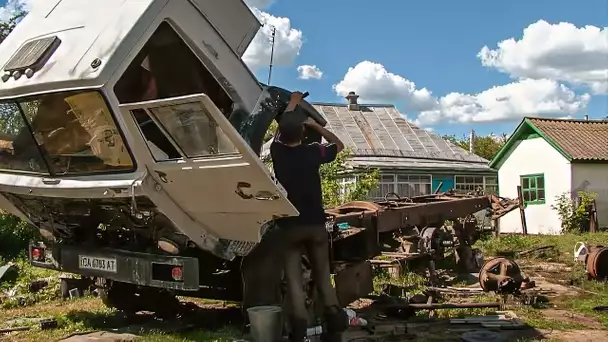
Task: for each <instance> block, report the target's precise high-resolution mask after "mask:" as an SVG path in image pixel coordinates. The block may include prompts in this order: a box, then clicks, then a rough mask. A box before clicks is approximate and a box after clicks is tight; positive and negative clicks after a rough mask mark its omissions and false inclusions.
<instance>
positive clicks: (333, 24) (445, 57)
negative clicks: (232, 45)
mask: <svg viewBox="0 0 608 342" xmlns="http://www.w3.org/2000/svg"><path fill="white" fill-rule="evenodd" d="M263 2H267V1H261V0H257V1H254V0H251V1H249V3H250V4H252V5H253V4H256V3H257V4H260V5H263ZM261 7H262V8H261V10H262V11H265V12H267V13H269V14H271V15H273V16H276V17H283V18H289V20H290V23H291V26H292V28H294V29H297V30H301V32H302V37H303V44H302V48H301V49H300V52H299V55H297V57H296V58H295V59H294V61H293V64H284V65H280V66H275V69H274V71H273V80H272V83H273V84H276V85H280V86H283V87H286V88H289V89H302V90H307V91H309V92H310V93H311V96H310V99H311V100H312V101H324V102H342V101H344V100H343V99H342V98H341V97H339V96H338V95H337V94H336V91H334V89H332V86H333V85H334V84H337V83H339V82H340V81H341V80H342V79H343V78H344V77H345V74H346V73H347V71H348V69H349V68H350V67H354V66H356V65H357V64H358V63H360V62H362V61H371V62H374V63H378V64H381V65H382V66H384V68H385V69H386V70H387V71H388V72H390V73H393V74H396V75H400V76H402V77H403V78H405V79H407V80H410V81H412V82H414V83H415V84H416V88H418V89H419V88H427V89H428V90H430V91H431V92H432V95H434V96H438V97H441V96H445V95H446V94H448V93H452V92H458V93H463V94H476V93H480V92H483V91H485V90H487V89H490V88H492V87H494V86H500V85H506V84H509V83H511V82H516V81H517V79H515V78H512V77H511V75H510V73H509V72H501V71H499V70H497V68H494V67H484V66H483V65H482V62H481V60H480V58H478V57H477V54H478V53H479V52H480V50H481V49H482V47H484V46H488V47H489V48H490V49H497V44H498V43H499V42H501V41H503V40H506V39H509V38H514V39H515V40H521V39H522V36H523V34H524V29H526V28H527V27H528V26H530V25H531V24H534V23H536V22H538V21H539V20H544V21H546V22H547V23H548V24H549V26H548V27H551V26H552V25H557V24H558V23H560V22H565V23H571V24H573V25H574V26H575V27H576V29H582V28H583V27H585V26H587V25H592V26H596V27H597V28H599V29H601V32H600V34H599V35H595V38H592V39H595V47H596V49H595V50H596V51H594V52H595V57H596V58H595V60H596V62H597V57H598V56H599V58H600V60H604V61H605V62H606V63H605V64H603V67H600V68H599V69H600V70H599V71H600V72H605V73H607V74H601V75H606V76H605V77H603V76H600V79H601V78H603V79H604V81H606V82H608V80H606V78H608V32H607V30H606V28H605V27H606V26H608V1H606V0H582V1H572V0H535V1H522V0H512V1H502V2H497V1H481V0H467V1H447V0H443V1H439V0H427V1H403V0H384V1H364V0H349V1H343V0H333V1H319V0H309V1H307V2H306V4H304V3H302V2H296V1H290V0H276V1H274V2H273V3H271V4H270V5H268V6H265V7H264V6H261ZM546 37H547V40H552V41H554V42H553V43H551V44H548V45H553V50H552V47H551V46H548V47H547V46H546V47H543V48H539V50H543V51H541V52H542V53H543V54H542V55H541V56H540V57H539V58H538V59H545V60H549V61H551V53H555V54H556V55H559V54H560V51H559V50H560V49H561V50H562V52H563V50H564V49H567V48H568V47H569V45H572V44H569V43H568V39H578V38H577V37H576V36H574V37H568V35H567V34H565V33H564V32H561V33H560V31H559V30H553V31H549V32H547V34H546ZM598 37H599V38H598ZM562 41H563V42H562ZM560 42H562V43H560ZM598 46H599V48H597V47H598ZM556 47H557V48H556ZM572 49H573V53H571V54H562V55H561V56H558V57H561V58H562V59H563V61H559V62H558V61H555V60H554V61H553V66H555V65H562V66H563V65H564V64H566V65H565V66H563V68H564V69H566V70H568V69H574V70H580V66H578V65H577V60H582V59H585V56H580V57H579V56H578V55H577V54H583V53H585V51H583V49H580V48H579V49H578V50H577V48H576V47H572ZM529 50H532V51H530V52H528V53H531V54H534V53H538V52H539V51H538V50H537V49H536V48H535V47H534V48H531V49H530V48H529ZM545 50H548V51H545ZM556 50H557V51H556ZM520 53H523V52H520ZM602 56H603V57H602ZM587 57H588V56H587ZM602 58H603V59H602ZM532 59H534V58H532ZM547 63H549V62H547ZM538 64H540V65H538V66H532V68H534V67H537V68H538V69H539V70H542V69H543V65H542V62H539V63H538ZM570 64H572V65H573V66H572V67H571V68H569V67H568V66H569V65H570ZM298 65H315V66H317V67H318V68H319V69H320V70H321V71H322V72H323V76H322V77H321V79H319V80H316V79H309V80H301V79H298V71H297V69H296V66H298ZM544 67H546V66H544ZM594 71H598V68H597V65H596V66H595V69H594ZM534 73H535V72H534V70H526V73H525V75H529V74H534ZM540 73H541V76H546V74H547V73H551V74H553V73H556V72H555V70H553V72H544V73H543V72H542V71H541V72H540ZM256 74H257V75H258V76H259V77H260V79H262V80H266V78H267V68H266V67H265V66H263V67H260V68H258V69H257V70H256ZM536 78H545V77H539V76H536ZM574 78H576V77H568V76H560V77H553V78H550V79H553V80H555V79H557V82H558V85H564V86H566V87H568V89H569V90H571V91H572V92H574V93H575V94H577V95H579V96H581V95H584V94H591V95H590V98H589V100H588V104H587V105H586V106H585V105H584V103H579V105H572V106H567V105H566V106H565V107H568V108H562V110H559V106H558V109H557V110H552V109H551V108H549V109H546V110H543V111H541V113H542V115H543V116H553V117H567V116H571V117H581V118H582V116H583V115H584V113H589V115H590V117H592V118H594V117H595V118H599V117H604V116H608V97H606V96H605V95H601V93H605V92H598V93H597V94H595V93H592V91H591V89H590V87H589V86H588V85H586V84H580V82H578V84H574V82H568V81H566V79H567V80H572V79H574ZM578 78H580V77H578ZM349 83H350V85H358V83H355V82H354V81H353V82H349ZM372 86H374V84H372ZM375 86H377V87H375V89H377V90H376V91H377V92H382V91H383V90H382V89H378V88H381V87H380V86H381V83H379V82H378V83H377V84H375ZM539 86H540V87H541V88H542V85H539ZM360 88H361V89H352V90H357V92H358V93H359V94H360V95H361V96H362V97H363V96H365V94H363V93H362V91H363V90H364V89H367V88H366V87H365V86H361V87H360ZM526 89H528V88H526ZM367 90H368V92H369V91H370V90H369V89H367ZM532 90H533V89H532ZM532 90H530V89H528V91H532ZM512 91H517V89H515V90H512ZM387 92H391V91H390V90H387ZM402 95H403V96H399V94H395V96H387V98H386V99H384V101H380V102H389V103H394V104H396V105H397V106H398V107H399V109H400V110H401V111H402V112H403V113H405V114H407V116H408V118H409V119H410V120H415V119H416V118H417V114H418V113H417V112H416V111H415V110H408V107H409V106H410V104H408V99H409V100H411V96H409V97H408V96H407V95H406V94H402ZM545 95H547V93H545ZM562 95H564V96H566V98H567V97H568V96H567V95H568V94H562ZM561 98H562V97H557V98H555V100H556V102H559V100H560V99H561ZM537 100H539V101H541V100H547V98H546V97H541V98H540V99H537ZM522 101H524V102H525V101H526V99H523V100H522ZM409 102H411V101H409ZM572 102H574V103H576V102H577V101H576V100H572ZM582 102H585V100H584V97H583V100H582ZM530 106H533V104H531V105H530ZM530 106H528V107H530ZM542 107H543V106H541V108H542ZM533 109H534V108H533V107H532V108H527V109H526V110H525V111H523V112H525V113H524V114H527V115H532V114H531V113H530V112H534V110H533ZM521 112H522V111H521V110H514V111H512V112H510V113H506V114H505V115H503V117H502V119H500V120H493V119H491V116H492V115H490V116H487V115H486V118H485V119H484V118H479V119H461V121H464V122H459V121H458V119H455V120H452V121H456V122H449V121H450V120H449V119H447V118H446V117H445V116H442V117H441V118H440V119H439V120H435V121H436V123H427V124H422V126H423V127H431V128H433V129H434V130H436V131H437V132H439V133H445V134H457V135H461V134H463V133H466V132H467V131H469V130H470V129H471V128H474V129H475V130H476V131H477V132H478V133H480V134H489V133H491V132H493V133H503V132H504V133H511V131H512V130H513V129H514V128H515V126H516V125H517V123H518V122H519V120H520V119H521V116H522V113H521ZM551 114H553V115H551ZM493 116H496V115H493ZM451 117H453V118H457V116H451ZM475 120H482V121H485V122H478V121H475ZM427 121H429V120H427ZM431 121H433V120H431Z"/></svg>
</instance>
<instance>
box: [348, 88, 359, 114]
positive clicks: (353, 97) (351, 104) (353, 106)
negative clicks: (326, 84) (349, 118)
mask: <svg viewBox="0 0 608 342" xmlns="http://www.w3.org/2000/svg"><path fill="white" fill-rule="evenodd" d="M345 98H346V100H347V101H348V110H359V103H358V102H357V99H359V95H357V94H355V92H354V91H351V92H349V93H348V95H346V97H345Z"/></svg>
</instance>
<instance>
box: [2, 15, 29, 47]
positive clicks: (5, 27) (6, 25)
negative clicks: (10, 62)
mask: <svg viewBox="0 0 608 342" xmlns="http://www.w3.org/2000/svg"><path fill="white" fill-rule="evenodd" d="M25 14H26V13H25V12H23V11H20V12H18V13H17V14H15V15H14V16H13V17H12V18H10V19H9V20H8V21H4V22H0V43H2V42H3V41H4V39H6V37H8V35H9V34H10V33H11V32H12V31H13V30H14V29H15V26H16V25H17V23H19V21H20V20H21V19H22V18H23V17H24V16H25Z"/></svg>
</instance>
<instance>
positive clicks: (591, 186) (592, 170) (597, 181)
mask: <svg viewBox="0 0 608 342" xmlns="http://www.w3.org/2000/svg"><path fill="white" fill-rule="evenodd" d="M578 191H589V192H595V193H597V198H596V200H595V204H596V206H597V220H598V223H599V225H600V227H606V226H608V164H577V163H574V164H572V192H574V193H576V192H578Z"/></svg>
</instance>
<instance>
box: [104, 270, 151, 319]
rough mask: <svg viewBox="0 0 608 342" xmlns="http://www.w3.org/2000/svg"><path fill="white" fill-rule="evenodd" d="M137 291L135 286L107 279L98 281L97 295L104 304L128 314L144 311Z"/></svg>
mask: <svg viewBox="0 0 608 342" xmlns="http://www.w3.org/2000/svg"><path fill="white" fill-rule="evenodd" d="M100 280H101V279H100ZM136 290H137V287H136V286H135V285H131V284H125V283H119V282H113V281H111V280H105V279H103V280H101V281H98V284H97V293H98V294H99V298H101V301H102V302H103V304H105V305H106V306H107V307H110V308H115V309H116V310H119V311H123V312H124V313H126V314H135V313H137V312H138V311H141V310H143V307H142V304H143V303H142V301H141V299H140V297H139V295H138V293H137V292H136Z"/></svg>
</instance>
